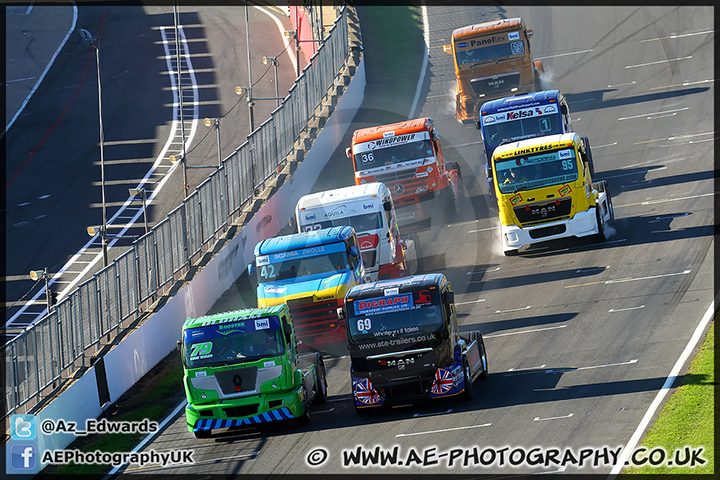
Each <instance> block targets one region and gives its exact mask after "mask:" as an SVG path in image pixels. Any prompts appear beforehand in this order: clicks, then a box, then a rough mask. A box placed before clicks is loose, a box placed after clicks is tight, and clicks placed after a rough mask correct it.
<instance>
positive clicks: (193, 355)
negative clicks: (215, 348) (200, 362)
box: [190, 342, 212, 360]
mask: <svg viewBox="0 0 720 480" xmlns="http://www.w3.org/2000/svg"><path fill="white" fill-rule="evenodd" d="M211 352H212V342H204V343H196V344H195V345H193V346H192V347H191V349H190V360H197V359H203V358H208V357H212V353H211Z"/></svg>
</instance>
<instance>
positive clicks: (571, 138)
mask: <svg viewBox="0 0 720 480" xmlns="http://www.w3.org/2000/svg"><path fill="white" fill-rule="evenodd" d="M549 143H556V144H558V147H560V146H561V145H562V144H567V143H576V144H580V145H581V144H582V143H581V141H580V136H579V135H578V134H577V133H575V132H570V133H561V134H555V135H546V136H544V137H535V138H529V139H527V140H520V141H517V142H508V143H503V144H501V145H499V146H498V147H497V148H496V149H495V151H494V152H493V157H494V158H495V157H499V156H501V155H502V154H503V153H507V152H509V151H512V150H518V149H522V148H532V147H537V146H539V145H547V144H549Z"/></svg>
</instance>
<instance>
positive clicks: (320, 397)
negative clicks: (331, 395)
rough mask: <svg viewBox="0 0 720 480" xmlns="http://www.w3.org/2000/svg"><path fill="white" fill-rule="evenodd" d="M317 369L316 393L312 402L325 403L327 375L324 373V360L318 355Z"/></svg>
mask: <svg viewBox="0 0 720 480" xmlns="http://www.w3.org/2000/svg"><path fill="white" fill-rule="evenodd" d="M315 368H316V369H317V385H316V388H317V393H316V394H315V398H314V399H313V404H319V403H325V402H326V401H327V375H326V374H325V362H323V359H322V357H320V356H319V355H318V363H317V366H316V367H315Z"/></svg>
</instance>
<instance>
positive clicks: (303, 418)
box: [295, 385, 310, 425]
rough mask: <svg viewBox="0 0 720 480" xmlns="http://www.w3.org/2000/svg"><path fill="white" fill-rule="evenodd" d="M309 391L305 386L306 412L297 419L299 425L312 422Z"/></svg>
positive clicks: (304, 403)
mask: <svg viewBox="0 0 720 480" xmlns="http://www.w3.org/2000/svg"><path fill="white" fill-rule="evenodd" d="M308 398H309V397H308V391H307V389H306V388H305V386H304V385H303V407H304V411H303V413H302V415H300V416H299V417H295V423H296V424H297V425H307V423H308V422H310V401H309V400H308Z"/></svg>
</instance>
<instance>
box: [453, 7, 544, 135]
mask: <svg viewBox="0 0 720 480" xmlns="http://www.w3.org/2000/svg"><path fill="white" fill-rule="evenodd" d="M532 35H533V32H532V30H528V29H527V28H526V27H525V22H523V20H522V19H521V18H507V19H502V20H494V21H492V22H485V23H478V24H476V25H469V26H467V27H462V28H457V29H455V30H453V32H452V43H451V44H449V45H444V46H443V50H444V51H445V52H447V53H451V54H452V56H453V63H454V65H455V77H456V80H457V83H456V86H455V118H456V119H457V120H458V121H459V122H462V123H469V122H472V121H473V120H476V119H477V118H478V116H479V113H480V105H481V104H482V103H483V102H486V101H488V100H492V99H494V98H501V97H505V96H508V95H513V94H515V93H527V92H534V91H538V90H541V89H542V88H541V86H540V76H541V75H542V73H543V66H542V62H540V61H533V58H532V54H531V53H530V37H532Z"/></svg>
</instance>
